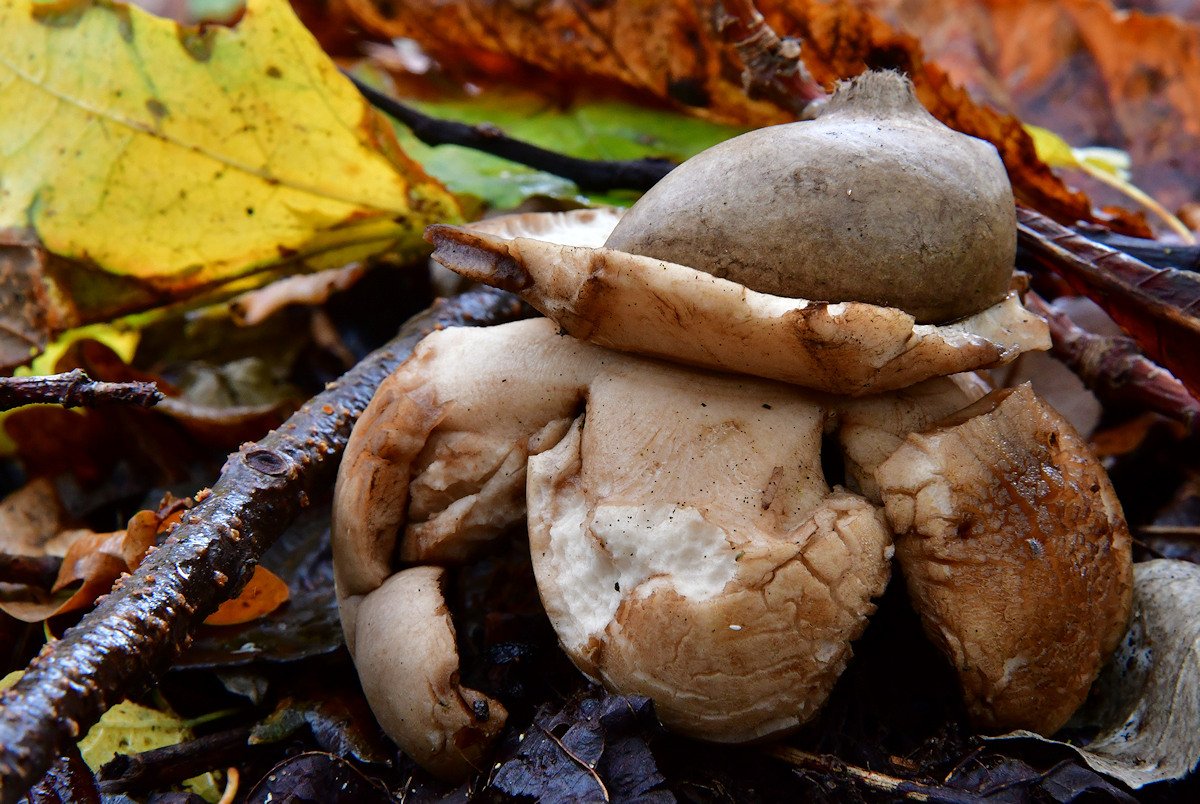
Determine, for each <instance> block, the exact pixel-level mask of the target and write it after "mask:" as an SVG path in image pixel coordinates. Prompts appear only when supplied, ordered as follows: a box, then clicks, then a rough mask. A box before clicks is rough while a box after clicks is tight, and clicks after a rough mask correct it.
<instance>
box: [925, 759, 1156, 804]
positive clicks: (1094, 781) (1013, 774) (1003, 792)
mask: <svg viewBox="0 0 1200 804" xmlns="http://www.w3.org/2000/svg"><path fill="white" fill-rule="evenodd" d="M946 786H947V787H950V788H952V789H954V790H962V791H964V792H967V793H973V794H977V795H979V797H980V800H983V801H994V802H1018V801H1022V802H1023V801H1030V800H1033V801H1045V800H1050V801H1056V802H1073V801H1090V800H1092V799H1096V800H1102V801H1119V802H1121V804H1137V799H1136V798H1134V797H1133V796H1131V795H1129V794H1128V793H1126V792H1125V791H1124V790H1122V789H1121V788H1119V787H1117V786H1116V785H1114V784H1113V783H1111V782H1109V781H1108V780H1106V779H1105V778H1104V777H1103V776H1101V775H1100V774H1098V773H1096V772H1095V771H1093V770H1090V769H1088V768H1085V767H1083V766H1082V765H1077V764H1076V763H1074V762H1060V763H1058V764H1057V765H1055V766H1053V767H1052V768H1050V769H1049V770H1038V769H1037V768H1034V767H1033V766H1031V765H1029V764H1028V763H1026V762H1024V761H1022V760H1020V759H1015V758H1013V757H1006V756H984V757H978V758H976V759H975V761H973V762H967V763H963V764H962V765H960V766H959V767H957V768H955V770H954V772H953V773H952V774H951V775H950V776H949V777H948V778H947V779H946ZM1039 794H1040V795H1039Z"/></svg>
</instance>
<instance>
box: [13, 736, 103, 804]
mask: <svg viewBox="0 0 1200 804" xmlns="http://www.w3.org/2000/svg"><path fill="white" fill-rule="evenodd" d="M64 754H65V755H64V756H60V757H59V758H58V760H57V761H55V763H54V764H53V765H51V766H50V770H48V771H46V775H44V776H43V777H42V778H41V779H40V780H38V782H37V783H36V784H35V785H34V786H33V787H31V788H30V789H29V792H28V793H27V794H26V797H25V798H24V799H22V800H23V801H25V802H28V804H101V801H102V799H101V796H100V788H99V787H98V786H97V785H96V777H95V776H94V775H93V774H92V770H91V768H89V767H88V766H87V764H86V763H85V762H84V761H83V757H81V756H80V755H79V749H78V748H77V747H76V746H74V745H68V746H67V748H66V750H65V751H64Z"/></svg>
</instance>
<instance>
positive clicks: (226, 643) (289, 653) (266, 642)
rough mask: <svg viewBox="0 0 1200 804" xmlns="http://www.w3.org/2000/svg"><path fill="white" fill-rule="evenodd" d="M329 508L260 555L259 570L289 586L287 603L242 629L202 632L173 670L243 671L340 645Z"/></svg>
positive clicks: (304, 519) (307, 514) (304, 516)
mask: <svg viewBox="0 0 1200 804" xmlns="http://www.w3.org/2000/svg"><path fill="white" fill-rule="evenodd" d="M329 515H330V514H329V505H328V504H324V505H314V506H312V507H310V508H307V509H305V510H304V511H303V512H302V513H301V515H300V516H299V518H297V520H296V521H295V522H293V523H292V525H291V526H290V527H289V528H288V529H287V530H285V531H284V532H283V535H282V536H280V537H279V539H278V541H276V542H275V544H273V545H272V546H271V548H270V549H269V550H267V552H266V553H264V554H263V557H262V562H261V564H260V566H263V567H266V568H267V569H269V570H271V571H272V572H273V573H275V574H276V575H278V576H279V577H280V578H283V579H285V580H286V581H287V585H288V589H289V591H290V593H291V600H289V601H288V604H287V605H286V606H284V607H282V608H279V609H276V610H275V611H274V612H272V613H270V614H268V615H267V616H265V617H261V618H259V619H257V620H254V621H252V622H248V623H245V624H243V625H231V626H224V627H222V628H202V629H200V632H199V633H198V634H197V635H196V638H195V640H194V641H193V642H192V644H191V647H189V648H188V650H187V651H185V652H184V654H183V656H181V657H180V658H179V659H178V660H176V662H175V663H174V664H173V665H172V668H173V669H178V670H182V669H189V668H190V669H211V668H226V669H228V668H231V667H241V666H245V665H248V664H251V663H254V662H260V661H266V662H294V661H299V660H302V659H308V658H311V657H314V656H323V655H327V654H330V653H333V652H334V651H336V650H338V649H339V648H341V647H342V645H343V644H344V642H343V639H342V624H341V620H340V619H339V617H338V605H337V597H336V595H335V594H334V589H333V556H332V553H331V549H330V544H329Z"/></svg>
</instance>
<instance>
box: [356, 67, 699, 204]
mask: <svg viewBox="0 0 1200 804" xmlns="http://www.w3.org/2000/svg"><path fill="white" fill-rule="evenodd" d="M347 77H348V78H349V79H350V80H351V81H352V82H354V86H356V87H358V91H359V92H361V93H362V95H363V97H364V98H366V99H367V100H368V101H370V102H371V105H372V106H374V107H375V108H377V109H379V110H380V111H382V112H385V113H386V114H388V115H390V116H391V117H394V118H395V119H396V120H398V121H400V122H401V123H403V124H404V125H405V126H407V127H408V128H409V130H410V131H412V133H413V135H414V136H415V137H416V138H417V139H419V140H420V141H421V142H423V143H425V144H426V145H461V146H462V147H464V148H471V149H473V150H476V151H482V152H483V153H487V154H492V155H493V156H499V157H501V158H502V159H508V160H510V161H512V162H516V163H517V164H519V165H526V166H528V167H531V168H535V169H537V170H544V171H546V172H547V173H553V174H554V175H555V176H561V177H563V178H564V179H570V180H571V181H573V182H575V183H576V184H577V185H579V189H581V190H588V191H594V192H599V191H604V190H649V189H650V188H651V187H653V186H654V185H655V184H657V183H658V181H659V179H661V178H662V177H663V176H665V175H667V174H668V173H670V172H671V170H672V169H673V168H674V167H675V163H674V162H672V161H670V160H668V159H636V160H633V161H629V162H617V161H608V160H599V159H579V158H577V157H574V156H567V155H566V154H560V153H558V152H556V151H550V150H547V149H545V148H542V147H539V146H537V145H534V144H532V143H528V142H524V141H522V140H517V139H513V138H512V137H510V136H508V135H507V134H505V133H504V132H503V131H501V130H500V129H499V128H497V127H496V126H492V125H468V124H467V123H460V122H458V121H457V120H443V119H441V118H437V117H430V116H429V115H427V114H423V113H421V112H418V111H417V110H416V109H414V108H413V107H411V106H408V105H406V104H404V103H401V102H400V101H398V100H396V99H395V98H392V97H389V96H388V95H385V94H384V93H382V92H380V91H379V90H377V89H375V88H373V87H370V86H367V85H366V84H364V83H362V82H361V81H359V80H358V79H357V78H355V77H354V76H352V75H349V74H347Z"/></svg>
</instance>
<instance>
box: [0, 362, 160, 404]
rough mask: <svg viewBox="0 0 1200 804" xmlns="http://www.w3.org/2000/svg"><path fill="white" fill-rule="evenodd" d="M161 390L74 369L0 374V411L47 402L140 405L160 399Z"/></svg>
mask: <svg viewBox="0 0 1200 804" xmlns="http://www.w3.org/2000/svg"><path fill="white" fill-rule="evenodd" d="M162 398H163V395H162V392H161V391H159V390H158V387H157V386H156V385H155V384H154V383H152V382H99V381H97V380H93V379H92V378H91V377H89V376H88V375H87V374H85V373H84V372H83V369H75V370H73V371H68V372H66V373H64V374H50V375H47V376H43V377H0V410H11V409H13V408H16V407H20V406H21V405H30V404H33V403H35V402H48V403H51V404H58V405H62V406H63V407H67V408H75V407H85V408H92V407H97V406H99V405H141V406H142V407H146V408H148V407H150V406H151V405H156V404H158V403H159V402H161V401H162Z"/></svg>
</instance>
